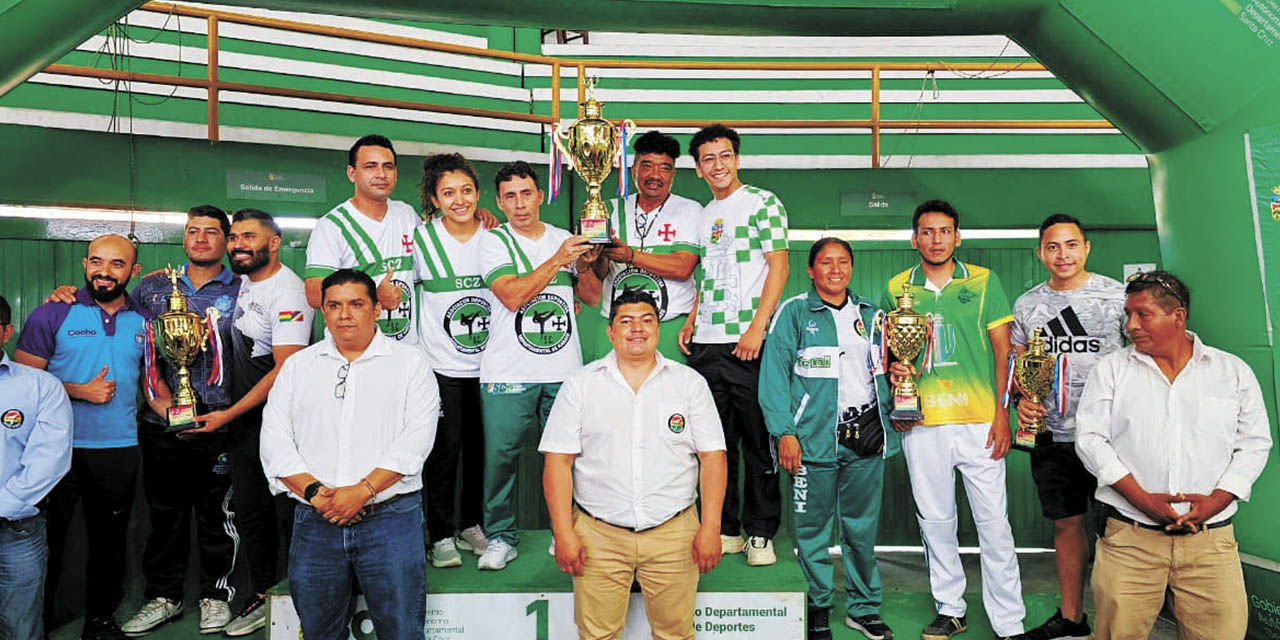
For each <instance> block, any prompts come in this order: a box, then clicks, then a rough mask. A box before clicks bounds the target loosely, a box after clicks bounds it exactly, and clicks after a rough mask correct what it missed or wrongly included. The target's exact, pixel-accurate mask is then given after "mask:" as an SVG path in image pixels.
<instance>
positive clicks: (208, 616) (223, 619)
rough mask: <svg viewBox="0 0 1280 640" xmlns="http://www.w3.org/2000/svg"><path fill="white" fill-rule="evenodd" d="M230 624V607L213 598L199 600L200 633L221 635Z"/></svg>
mask: <svg viewBox="0 0 1280 640" xmlns="http://www.w3.org/2000/svg"><path fill="white" fill-rule="evenodd" d="M228 622H231V605H229V604H227V603H226V602H223V601H222V600H214V599H213V598H201V599H200V633H221V632H222V630H223V629H224V628H226V626H227V623H228Z"/></svg>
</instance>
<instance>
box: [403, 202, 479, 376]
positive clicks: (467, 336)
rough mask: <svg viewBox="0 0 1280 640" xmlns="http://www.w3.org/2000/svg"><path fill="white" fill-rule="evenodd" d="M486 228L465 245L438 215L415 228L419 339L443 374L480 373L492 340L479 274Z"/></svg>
mask: <svg viewBox="0 0 1280 640" xmlns="http://www.w3.org/2000/svg"><path fill="white" fill-rule="evenodd" d="M485 233H486V232H485V230H484V229H483V228H481V229H478V230H476V232H475V235H473V236H471V238H470V239H468V240H467V242H466V243H465V244H464V243H462V242H458V241H457V240H456V239H455V238H454V237H453V236H451V235H449V231H448V230H447V229H445V226H444V220H443V219H441V218H436V219H435V220H432V221H431V222H428V223H427V224H424V225H419V226H418V228H417V229H415V230H414V235H413V243H414V246H415V247H416V248H417V253H416V254H415V256H416V257H417V258H418V268H417V279H418V302H419V304H418V340H419V343H420V344H421V345H422V347H423V348H424V349H425V350H426V353H427V361H428V362H430V363H431V368H432V369H433V370H434V371H435V372H436V373H439V374H442V375H446V376H451V377H454V378H477V377H479V376H480V358H481V356H482V355H484V348H485V345H486V344H487V343H488V342H489V329H490V326H491V325H490V322H491V321H492V319H493V318H492V316H491V314H492V310H493V307H492V303H491V302H490V294H489V288H488V287H486V286H485V284H484V277H483V276H481V275H480V239H481V238H482V237H483V236H484V235H485Z"/></svg>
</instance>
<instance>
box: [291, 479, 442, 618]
mask: <svg viewBox="0 0 1280 640" xmlns="http://www.w3.org/2000/svg"><path fill="white" fill-rule="evenodd" d="M352 575H354V576H355V579H356V580H358V581H359V582H360V587H361V589H362V591H363V593H364V597H365V600H366V601H367V602H368V604H369V617H370V618H371V619H372V620H373V629H374V633H375V634H377V636H378V640H409V639H411V638H412V639H414V640H422V637H423V629H425V627H426V622H427V621H426V604H427V603H426V600H427V554H426V546H425V544H424V542H423V539H422V497H421V496H420V495H419V494H417V493H413V494H407V495H404V496H402V497H399V498H398V499H394V500H393V501H392V502H388V503H386V504H384V505H376V506H375V508H374V510H373V511H372V512H371V513H369V514H368V515H366V516H365V517H364V519H362V520H361V521H360V522H357V523H356V524H353V525H349V526H345V527H344V526H338V525H335V524H330V523H329V522H328V521H326V520H325V519H324V518H323V517H321V516H320V514H319V513H318V512H317V511H316V510H315V509H313V508H311V507H309V506H305V505H299V506H298V508H297V510H296V511H295V512H294V517H293V543H292V546H291V548H290V550H289V591H290V593H291V595H292V596H293V606H294V607H295V608H296V609H297V610H298V620H299V621H300V622H301V623H302V634H303V635H304V636H306V638H307V640H344V639H345V638H347V637H348V636H349V634H350V626H351V612H352V601H351V597H352V582H351V577H352Z"/></svg>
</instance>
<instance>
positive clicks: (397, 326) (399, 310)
mask: <svg viewBox="0 0 1280 640" xmlns="http://www.w3.org/2000/svg"><path fill="white" fill-rule="evenodd" d="M391 284H394V285H395V286H397V287H400V306H398V307H396V308H394V309H383V311H382V317H380V318H378V328H379V329H382V332H383V333H385V334H386V335H387V337H389V338H395V339H396V340H399V339H401V338H403V337H405V336H406V335H408V334H409V329H410V326H411V325H412V322H410V320H412V315H411V314H412V309H411V308H410V306H409V305H410V304H412V303H413V290H412V289H410V288H409V285H408V284H406V283H405V281H403V280H401V279H399V278H392V279H391Z"/></svg>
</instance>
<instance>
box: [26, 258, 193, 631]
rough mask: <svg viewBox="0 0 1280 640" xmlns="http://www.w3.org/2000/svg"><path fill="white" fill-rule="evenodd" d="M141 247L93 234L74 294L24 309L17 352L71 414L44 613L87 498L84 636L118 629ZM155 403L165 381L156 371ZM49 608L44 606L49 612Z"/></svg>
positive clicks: (52, 497) (130, 485) (137, 366)
mask: <svg viewBox="0 0 1280 640" xmlns="http://www.w3.org/2000/svg"><path fill="white" fill-rule="evenodd" d="M137 255H138V254H137V249H136V248H135V247H134V246H133V243H132V242H130V241H129V239H128V238H125V237H124V236H120V235H117V234H106V235H102V236H98V237H97V238H94V239H93V241H92V242H90V243H89V248H88V251H87V253H86V255H85V258H84V260H83V264H84V280H85V286H84V288H82V289H80V290H79V291H78V292H76V301H75V303H74V304H66V303H63V302H48V303H45V304H42V305H40V306H39V307H36V308H35V310H34V311H32V312H31V315H29V316H27V321H26V324H25V325H24V326H23V327H22V335H21V336H20V337H19V338H18V345H17V349H15V351H14V354H13V359H14V361H16V362H18V363H21V364H25V365H28V366H31V367H35V368H37V369H46V370H48V371H49V373H52V374H53V375H54V376H55V377H57V378H58V379H59V380H61V381H62V384H63V387H64V388H65V389H66V391H67V395H68V396H70V397H71V409H72V416H73V427H72V452H71V471H70V472H69V473H68V474H67V475H66V477H64V478H63V479H62V481H61V482H59V483H58V486H57V487H55V488H54V489H53V491H52V492H51V493H50V494H49V498H48V501H49V502H48V508H47V513H48V532H49V572H48V577H49V579H48V580H47V581H46V590H45V593H46V596H47V597H46V600H45V606H46V613H47V612H48V611H49V609H50V606H49V605H50V604H51V603H52V597H48V596H52V595H53V594H55V593H57V583H58V577H59V576H60V575H61V573H62V550H63V549H62V547H63V546H64V543H65V542H66V537H67V529H68V528H69V526H70V523H71V514H72V512H73V511H74V510H75V506H76V503H77V502H81V500H82V499H83V508H84V523H85V533H86V535H85V538H84V539H85V540H86V542H87V546H88V561H87V569H86V572H85V624H84V631H83V633H82V634H81V637H82V638H91V639H98V638H120V637H123V635H122V634H121V632H120V628H119V627H118V626H117V625H116V621H115V617H114V614H115V610H116V607H118V606H120V600H121V597H122V596H123V595H124V576H125V535H126V533H127V532H128V529H129V514H130V511H131V509H132V507H133V492H134V487H135V486H136V484H137V476H138V433H137V429H138V425H137V397H138V385H139V382H140V381H141V380H142V377H143V376H142V371H143V366H142V359H143V355H144V351H145V335H146V333H145V329H146V323H147V321H148V320H149V319H150V318H151V313H150V312H149V311H147V310H146V309H145V308H144V307H143V306H142V305H140V304H138V303H137V301H135V300H134V299H133V297H131V296H130V295H129V294H127V293H125V288H126V287H127V286H128V284H129V279H130V278H132V277H133V276H135V275H137V274H138V271H139V266H138V263H137ZM157 387H158V389H157V394H156V398H154V399H153V400H152V401H151V407H152V410H153V411H156V412H157V413H160V412H163V411H164V410H165V408H166V407H167V406H168V404H169V398H168V396H169V391H168V388H167V387H166V386H165V385H164V382H163V381H160V382H159V383H158V385H157ZM46 617H47V616H46Z"/></svg>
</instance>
